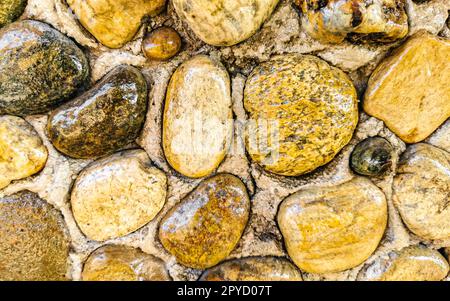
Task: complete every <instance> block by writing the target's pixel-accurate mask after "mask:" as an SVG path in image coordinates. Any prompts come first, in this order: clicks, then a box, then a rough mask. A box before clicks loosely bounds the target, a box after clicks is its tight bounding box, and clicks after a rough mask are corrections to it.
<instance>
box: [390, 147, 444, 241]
mask: <svg viewBox="0 0 450 301" xmlns="http://www.w3.org/2000/svg"><path fill="white" fill-rule="evenodd" d="M393 200H394V204H395V205H396V207H397V209H398V211H399V212H400V215H401V217H402V219H403V221H404V222H405V224H406V225H407V226H408V228H409V229H410V230H411V231H412V232H413V233H414V234H416V235H418V236H420V237H422V238H425V239H445V238H450V206H449V204H450V154H449V153H447V152H446V151H444V150H441V149H439V148H437V147H434V146H431V145H429V144H425V143H419V144H415V145H411V146H409V147H408V149H407V150H406V152H405V153H403V155H402V157H401V160H400V162H399V166H398V168H397V175H396V176H395V178H394V185H393Z"/></svg>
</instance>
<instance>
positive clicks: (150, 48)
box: [142, 27, 181, 60]
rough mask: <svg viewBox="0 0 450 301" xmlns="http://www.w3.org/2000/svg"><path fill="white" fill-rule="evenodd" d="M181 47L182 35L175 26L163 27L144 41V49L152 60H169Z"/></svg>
mask: <svg viewBox="0 0 450 301" xmlns="http://www.w3.org/2000/svg"><path fill="white" fill-rule="evenodd" d="M180 49H181V37H180V35H179V34H178V32H176V31H175V30H174V29H173V28H170V27H161V28H158V29H156V30H154V31H152V32H151V33H150V34H149V35H148V36H147V37H146V38H145V39H144V40H143V41H142V51H143V52H144V54H145V56H146V57H147V58H149V59H152V60H168V59H170V58H172V57H174V56H175V55H176V54H177V53H178V51H180Z"/></svg>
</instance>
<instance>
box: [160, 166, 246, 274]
mask: <svg viewBox="0 0 450 301" xmlns="http://www.w3.org/2000/svg"><path fill="white" fill-rule="evenodd" d="M249 214H250V200H249V197H248V194H247V190H246V188H245V185H244V183H242V181H241V180H239V179H238V178H237V177H235V176H233V175H230V174H219V175H216V176H214V177H212V178H209V179H207V180H204V181H203V182H202V183H201V184H200V185H199V186H198V187H197V188H196V189H195V190H194V191H192V192H191V193H190V194H189V195H188V196H187V197H186V198H184V199H183V200H182V201H181V202H180V203H179V204H178V205H176V206H175V207H173V208H172V209H171V210H170V211H169V212H168V213H167V215H166V216H165V217H164V218H163V219H162V221H161V224H160V228H159V238H160V240H161V243H162V244H163V246H164V248H165V249H166V250H167V251H169V252H170V253H172V254H173V255H174V256H175V257H176V259H177V261H178V262H179V263H181V264H183V265H185V266H188V267H192V268H197V269H205V268H209V267H212V266H214V265H216V264H217V263H219V262H220V261H222V260H224V259H225V258H226V257H227V256H228V255H229V254H230V253H231V251H233V249H234V248H235V246H236V245H237V243H238V242H239V239H240V238H241V235H242V233H243V231H244V228H245V226H246V224H247V221H248V218H249Z"/></svg>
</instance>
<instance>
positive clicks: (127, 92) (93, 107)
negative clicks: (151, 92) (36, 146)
mask: <svg viewBox="0 0 450 301" xmlns="http://www.w3.org/2000/svg"><path fill="white" fill-rule="evenodd" d="M146 109H147V83H146V81H145V78H144V76H143V75H142V73H141V72H140V71H139V70H138V69H136V68H134V67H131V66H127V65H122V66H119V67H116V68H115V69H113V70H112V71H111V72H109V73H108V74H107V75H106V76H105V77H104V78H103V79H102V80H101V81H99V82H98V83H97V84H96V85H95V86H94V87H93V88H92V89H91V90H89V91H87V92H86V93H84V94H83V95H81V96H79V97H78V98H76V99H74V100H72V101H70V102H68V103H66V104H64V105H62V106H61V107H60V108H58V109H57V110H55V111H54V112H52V114H51V115H50V117H49V120H48V124H47V134H48V136H49V138H50V140H51V142H52V143H53V145H54V146H55V147H56V148H57V149H58V150H59V151H60V152H62V153H64V154H66V155H67V156H70V157H73V158H94V157H99V156H103V155H107V154H111V153H113V152H115V151H117V150H119V149H120V148H122V147H124V146H126V145H127V144H129V143H131V142H133V141H134V140H135V139H136V138H137V136H138V135H139V132H140V130H141V128H142V126H143V123H144V120H145V113H146Z"/></svg>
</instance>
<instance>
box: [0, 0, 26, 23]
mask: <svg viewBox="0 0 450 301" xmlns="http://www.w3.org/2000/svg"><path fill="white" fill-rule="evenodd" d="M26 6H27V0H1V1H0V27H3V26H5V25H7V24H9V23H11V22H13V21H15V20H16V19H17V18H19V17H20V16H21V15H22V14H23V11H24V10H25V7H26Z"/></svg>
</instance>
